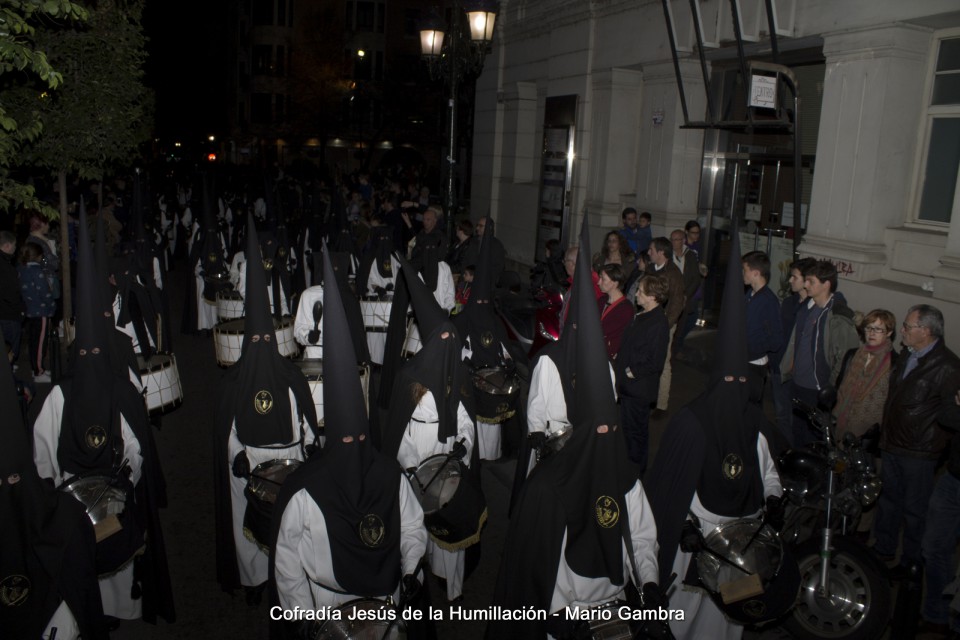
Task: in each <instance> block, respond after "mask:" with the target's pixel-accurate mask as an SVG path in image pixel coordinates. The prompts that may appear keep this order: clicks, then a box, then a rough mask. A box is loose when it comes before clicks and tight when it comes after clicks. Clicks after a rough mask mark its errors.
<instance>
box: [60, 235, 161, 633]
mask: <svg viewBox="0 0 960 640" xmlns="http://www.w3.org/2000/svg"><path fill="white" fill-rule="evenodd" d="M98 279H99V278H98V275H97V271H96V267H95V266H94V264H93V256H92V255H91V251H90V243H89V240H88V238H86V233H85V232H84V230H83V226H82V225H81V229H80V238H79V242H78V248H77V336H76V340H75V341H74V346H73V349H74V358H73V359H72V361H71V371H70V375H69V376H68V377H66V378H65V379H63V380H62V381H61V382H59V383H58V386H59V387H60V390H61V392H62V393H63V413H62V417H61V425H60V437H59V440H58V444H57V461H58V463H59V467H60V469H61V470H62V472H63V474H64V475H66V476H68V477H69V476H73V475H79V474H83V473H87V472H92V471H96V472H100V473H113V472H115V471H116V470H118V469H119V468H120V464H121V463H122V462H123V451H124V443H123V436H122V425H121V417H122V418H123V419H125V420H126V422H127V424H128V425H129V427H130V430H131V431H132V432H133V434H134V436H135V437H136V439H137V442H138V444H139V447H140V455H141V456H142V458H143V464H142V466H141V473H140V481H139V482H138V483H137V485H136V488H135V503H136V512H137V514H136V522H137V523H138V524H140V525H142V526H143V527H144V533H145V537H146V540H147V546H146V551H145V552H144V554H143V555H142V556H140V557H138V558H137V559H136V560H135V562H136V563H137V564H136V567H135V570H134V576H135V581H137V582H138V583H139V584H140V586H141V588H142V594H143V619H144V620H146V621H147V622H156V619H157V616H161V617H163V618H165V619H166V620H168V621H169V622H173V621H174V619H175V618H176V616H175V613H174V607H173V592H172V589H171V586H170V575H169V570H168V567H167V558H166V550H165V547H164V542H163V531H162V529H161V527H160V518H159V514H158V509H159V508H161V507H165V506H166V503H167V498H166V483H165V481H164V478H163V473H162V471H161V468H160V461H159V457H158V456H157V451H156V446H155V444H154V440H153V432H152V431H151V430H150V426H149V423H148V421H147V410H146V405H145V404H144V401H143V396H141V395H140V393H139V392H138V391H137V388H136V387H134V386H133V383H131V382H130V379H129V377H128V374H127V372H126V371H123V372H115V371H114V370H113V366H112V365H111V355H110V354H111V352H112V350H113V346H112V345H111V341H110V336H111V332H112V333H113V334H117V332H116V330H115V329H112V328H111V327H112V323H113V319H112V316H110V317H109V318H108V319H105V318H104V314H103V312H102V311H101V305H102V304H103V303H102V300H103V295H102V291H103V287H101V286H99V284H98V282H97V281H98ZM105 320H107V321H105ZM120 335H122V334H120ZM123 337H124V338H126V336H123ZM127 345H128V346H129V340H127ZM141 542H142V540H141Z"/></svg>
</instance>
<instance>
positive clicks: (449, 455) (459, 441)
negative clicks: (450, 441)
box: [420, 438, 466, 493]
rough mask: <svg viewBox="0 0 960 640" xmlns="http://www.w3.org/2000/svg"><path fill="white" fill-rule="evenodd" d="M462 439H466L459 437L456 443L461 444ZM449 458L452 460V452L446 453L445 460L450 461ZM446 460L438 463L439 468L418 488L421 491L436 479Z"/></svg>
mask: <svg viewBox="0 0 960 640" xmlns="http://www.w3.org/2000/svg"><path fill="white" fill-rule="evenodd" d="M464 440H466V438H460V439H459V440H457V444H463V442H464ZM451 460H453V453H448V454H447V462H450V461H451ZM447 462H444V463H443V464H442V465H440V468H439V469H437V470H436V471H434V472H433V477H431V478H430V480H428V481H427V484H425V485H423V487H422V488H421V489H420V491H421V493H422V492H425V491H426V490H427V487H429V486H430V485H431V484H433V481H434V480H436V479H437V476H438V475H440V472H441V471H443V468H444V467H445V466H446V465H447Z"/></svg>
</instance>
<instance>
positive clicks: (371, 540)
mask: <svg viewBox="0 0 960 640" xmlns="http://www.w3.org/2000/svg"><path fill="white" fill-rule="evenodd" d="M358 528H359V530H360V540H362V541H363V544H365V545H367V546H368V547H379V546H380V543H382V542H383V538H384V533H385V532H384V526H383V520H381V519H380V516H378V515H377V514H375V513H368V514H367V515H365V516H363V518H362V519H361V520H360V526H359V527H358Z"/></svg>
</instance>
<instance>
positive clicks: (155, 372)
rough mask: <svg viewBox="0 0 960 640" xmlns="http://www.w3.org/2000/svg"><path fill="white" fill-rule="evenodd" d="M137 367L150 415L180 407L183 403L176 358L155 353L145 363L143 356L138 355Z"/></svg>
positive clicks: (171, 355) (170, 354) (167, 354)
mask: <svg viewBox="0 0 960 640" xmlns="http://www.w3.org/2000/svg"><path fill="white" fill-rule="evenodd" d="M137 365H138V368H139V369H140V379H141V380H142V381H143V390H144V391H145V392H146V400H147V411H148V412H149V413H150V415H158V414H162V413H167V412H169V411H173V410H174V409H176V408H177V407H179V406H180V404H181V403H182V402H183V388H182V386H181V385H180V373H179V371H178V370H177V358H176V356H174V355H173V354H172V353H157V354H154V355H153V356H152V357H151V358H150V361H149V362H147V361H146V360H144V358H143V356H141V355H138V356H137Z"/></svg>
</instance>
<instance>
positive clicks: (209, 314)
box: [193, 260, 220, 331]
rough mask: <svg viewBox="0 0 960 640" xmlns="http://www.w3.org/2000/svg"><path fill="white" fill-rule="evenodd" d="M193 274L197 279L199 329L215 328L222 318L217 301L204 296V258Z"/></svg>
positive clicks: (198, 262) (198, 263)
mask: <svg viewBox="0 0 960 640" xmlns="http://www.w3.org/2000/svg"><path fill="white" fill-rule="evenodd" d="M193 275H194V278H196V280H197V331H204V330H209V329H213V328H214V327H215V326H217V322H218V321H219V319H220V318H219V317H218V316H217V303H216V301H214V302H210V301H209V300H207V299H206V298H204V297H203V287H204V281H203V260H199V261H197V266H196V268H195V269H194V271H193Z"/></svg>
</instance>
